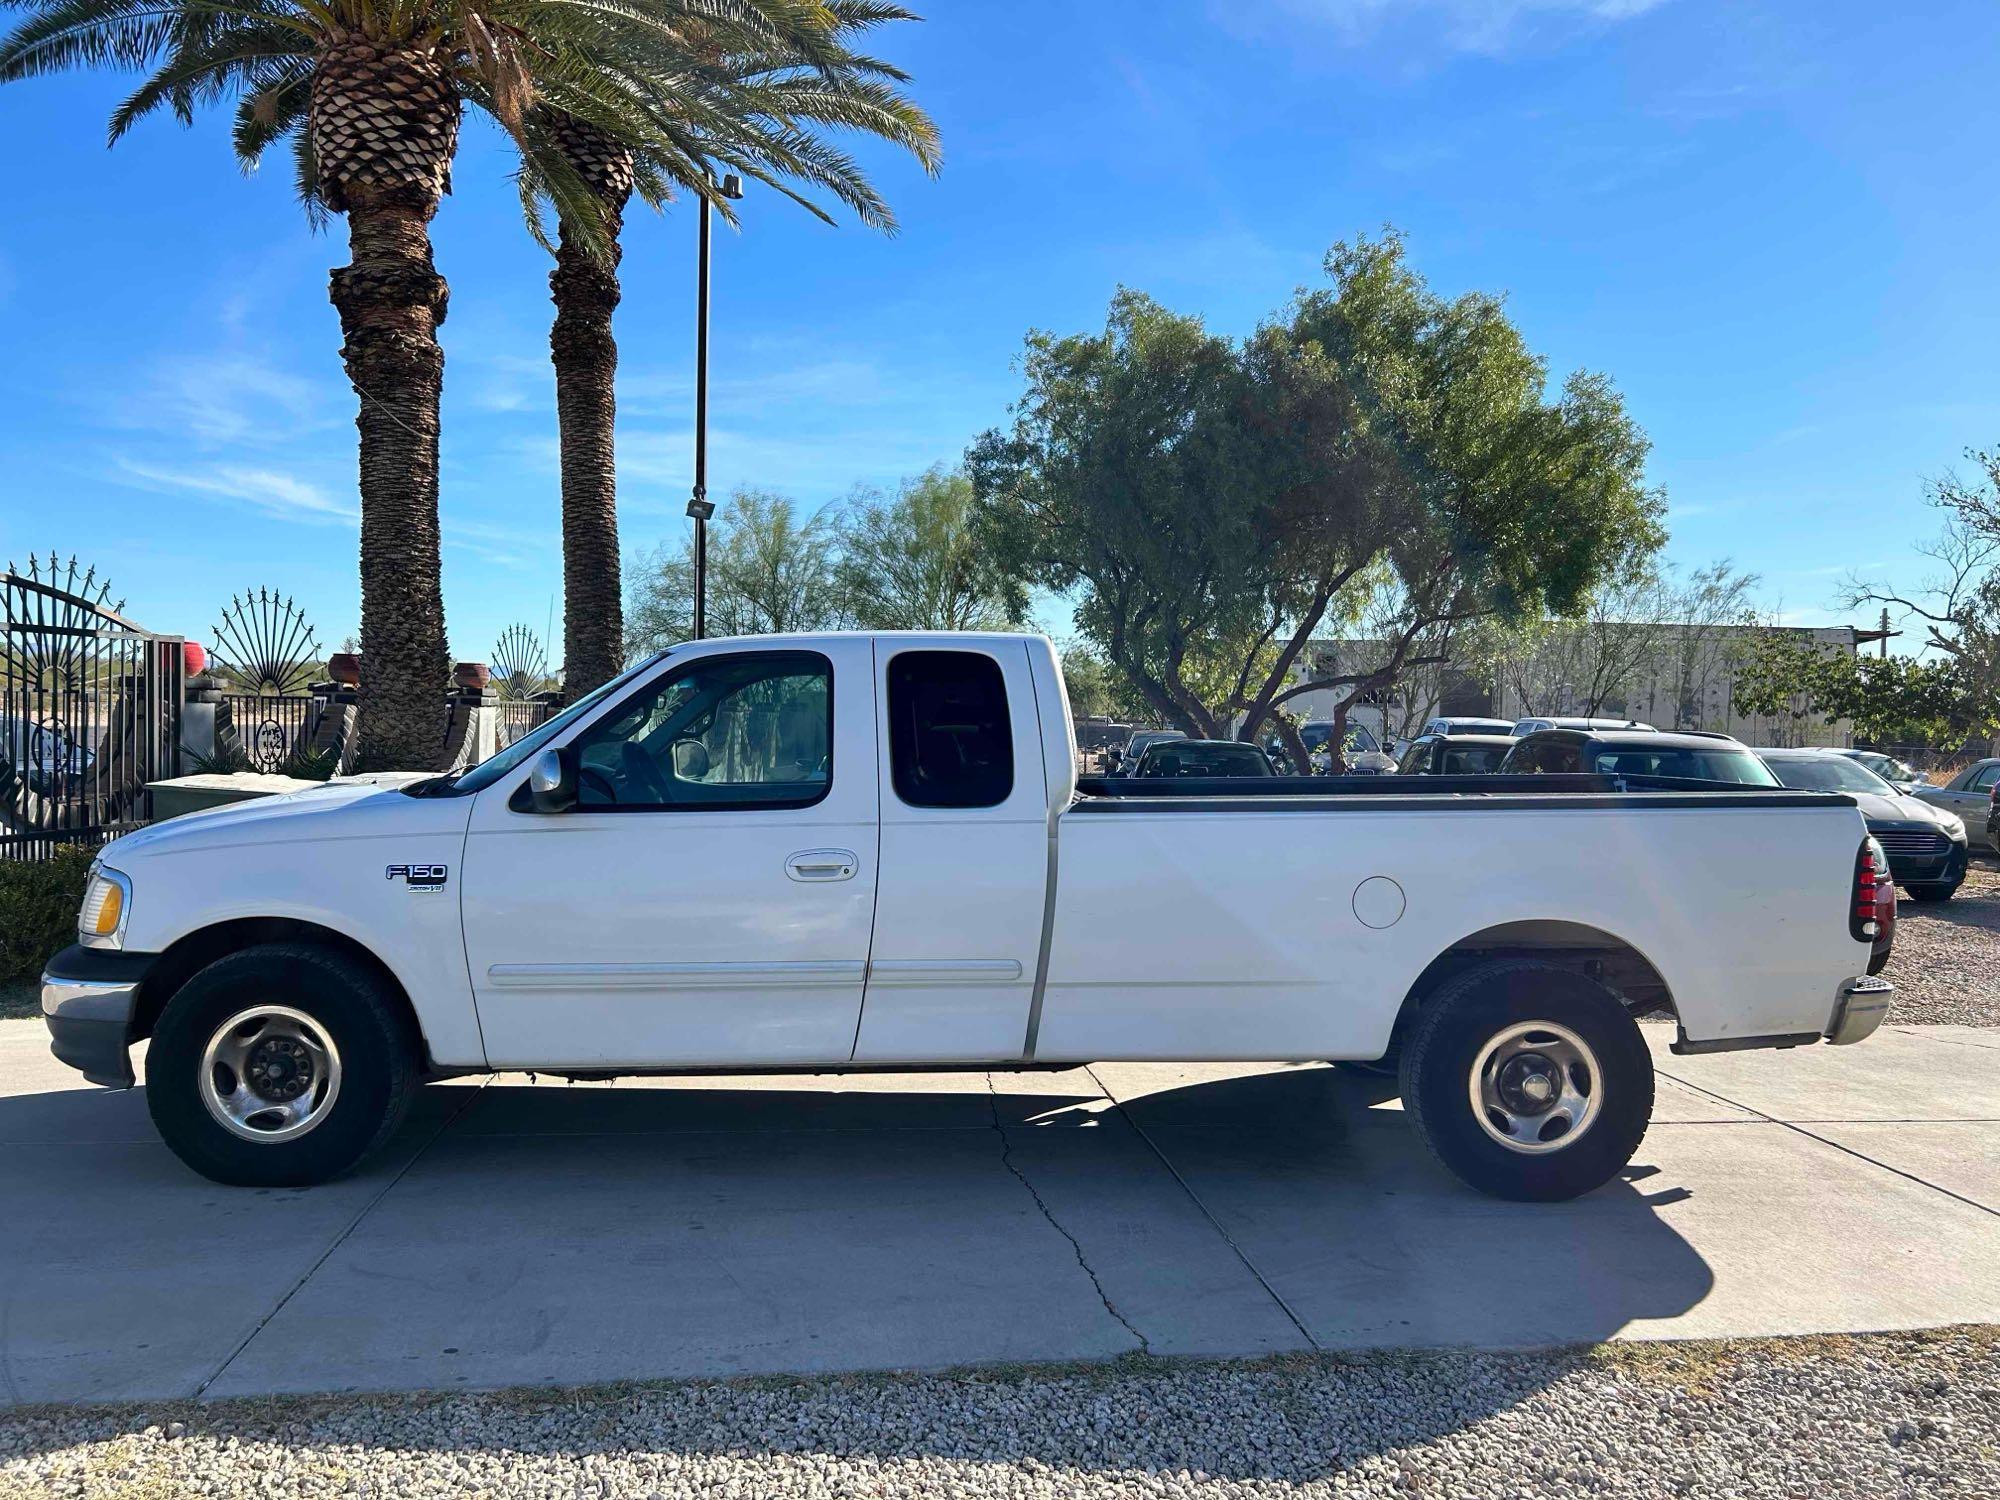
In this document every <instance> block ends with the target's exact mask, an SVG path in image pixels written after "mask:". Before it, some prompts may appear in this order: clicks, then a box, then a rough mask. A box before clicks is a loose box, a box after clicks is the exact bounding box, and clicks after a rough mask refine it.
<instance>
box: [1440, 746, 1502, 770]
mask: <svg viewBox="0 0 2000 1500" xmlns="http://www.w3.org/2000/svg"><path fill="white" fill-rule="evenodd" d="M1506 754H1507V746H1505V745H1447V746H1445V749H1444V767H1443V774H1445V775H1446V776H1484V775H1485V774H1486V773H1487V772H1489V771H1497V770H1499V769H1500V762H1501V760H1502V758H1503V757H1505V755H1506Z"/></svg>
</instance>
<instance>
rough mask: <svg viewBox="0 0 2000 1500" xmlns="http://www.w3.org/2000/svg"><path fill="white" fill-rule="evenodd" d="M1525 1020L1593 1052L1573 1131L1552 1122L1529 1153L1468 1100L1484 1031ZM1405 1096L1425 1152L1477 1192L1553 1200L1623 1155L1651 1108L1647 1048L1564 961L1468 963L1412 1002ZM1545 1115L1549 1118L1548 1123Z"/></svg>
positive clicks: (1596, 1178) (1612, 1000)
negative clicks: (1563, 1033)
mask: <svg viewBox="0 0 2000 1500" xmlns="http://www.w3.org/2000/svg"><path fill="white" fill-rule="evenodd" d="M1533 1021H1542V1022H1547V1023H1551V1024H1553V1025H1555V1026H1560V1027H1563V1028H1565V1029H1566V1030H1568V1031H1570V1032H1572V1033H1574V1035H1575V1036H1576V1037H1577V1038H1579V1039H1580V1040H1581V1041H1582V1042H1583V1043H1584V1044H1585V1045H1586V1046H1587V1047H1588V1049H1589V1051H1590V1053H1591V1054H1592V1055H1593V1056H1594V1058H1595V1060H1596V1064H1597V1066H1596V1074H1597V1076H1596V1078H1594V1079H1592V1080H1590V1088H1589V1090H1588V1092H1589V1093H1590V1094H1591V1095H1592V1096H1593V1097H1594V1100H1595V1113H1594V1115H1593V1116H1592V1117H1591V1118H1590V1119H1589V1121H1588V1123H1586V1124H1585V1125H1584V1127H1583V1128H1582V1130H1581V1131H1580V1132H1578V1133H1577V1135H1576V1136H1575V1138H1574V1139H1573V1140H1569V1141H1566V1142H1565V1143H1563V1144H1555V1143H1554V1141H1555V1140H1557V1139H1560V1138H1561V1132H1560V1131H1558V1132H1557V1135H1556V1137H1554V1138H1552V1140H1551V1142H1550V1144H1549V1149H1546V1150H1540V1151H1537V1152H1535V1153H1534V1154H1530V1153H1528V1152H1525V1151H1523V1150H1519V1149H1516V1148H1514V1147H1510V1146H1506V1145H1503V1144H1501V1143H1500V1142H1499V1141H1498V1140H1496V1139H1495V1138H1494V1137H1493V1136H1492V1135H1490V1134H1488V1132H1487V1129H1486V1127H1485V1126H1484V1125H1482V1124H1481V1122H1480V1119H1479V1117H1478V1116H1477V1115H1476V1114H1475V1113H1474V1111H1473V1106H1472V1101H1471V1092H1470V1090H1471V1082H1472V1076H1473V1072H1472V1070H1473V1065H1474V1063H1475V1062H1476V1061H1477V1060H1478V1058H1479V1056H1480V1054H1481V1052H1482V1051H1483V1050H1484V1048H1485V1047H1486V1045H1487V1043H1488V1042H1489V1041H1491V1040H1493V1039H1494V1038H1496V1037H1498V1036H1499V1035H1500V1034H1501V1033H1502V1032H1504V1031H1506V1030H1507V1029H1508V1028H1509V1027H1512V1026H1516V1025H1521V1024H1524V1023H1528V1022H1533ZM1401 1081H1402V1094H1403V1107H1404V1109H1405V1110H1406V1111H1407V1112H1408V1113H1409V1115H1410V1117H1411V1120H1412V1122H1413V1123H1414V1124H1415V1126H1416V1130H1417V1134H1418V1136H1419V1137H1420V1138H1421V1139H1422V1140H1423V1143H1424V1144H1425V1145H1426V1146H1427V1147H1429V1149H1430V1152H1431V1154H1432V1155H1433V1156H1435V1157H1436V1158H1437V1159H1438V1160H1439V1161H1440V1162H1442V1163H1443V1164H1444V1165H1445V1166H1446V1167H1448V1168H1449V1169H1450V1170H1451V1171H1452V1172H1453V1173H1454V1174H1455V1175H1456V1176H1458V1177H1459V1178H1461V1179H1462V1180H1464V1181H1465V1182H1466V1183H1468V1184H1470V1185H1471V1186H1473V1187H1475V1188H1478V1189H1479V1190H1480V1191H1481V1192H1482V1193H1490V1194H1491V1195H1493V1196H1494V1197H1496V1198H1511V1199H1517V1200H1521V1201H1528V1202H1541V1203H1550V1202H1559V1201H1561V1200H1563V1199H1566V1198H1575V1197H1577V1196H1579V1195H1580V1194H1583V1193H1587V1192H1589V1191H1590V1190H1591V1189H1593V1188H1596V1187H1601V1186H1603V1185H1604V1184H1605V1183H1607V1182H1609V1181H1610V1180H1611V1179H1612V1178H1613V1177H1615V1176H1617V1175H1618V1173H1619V1172H1620V1171H1621V1170H1622V1169H1623V1168H1624V1166H1625V1164H1626V1163H1627V1162H1628V1161H1630V1160H1631V1159H1632V1153H1633V1152H1634V1151H1637V1150H1638V1149H1639V1142H1640V1141H1642V1140H1643V1139H1645V1135H1646V1126H1647V1125H1648V1124H1649V1123H1651V1120H1652V1115H1653V1059H1652V1056H1651V1054H1650V1053H1648V1052H1647V1050H1646V1043H1645V1039H1644V1038H1643V1037H1642V1036H1641V1035H1640V1034H1639V1028H1638V1026H1637V1024H1635V1023H1634V1022H1633V1020H1632V1018H1631V1016H1630V1015H1629V1014H1627V1012H1626V1010H1625V1006H1624V1004H1623V1003H1622V1002H1621V1001H1620V1000H1619V998H1618V997H1617V996H1616V995H1614V994H1613V993H1612V992H1611V991H1610V990H1608V989H1606V988H1605V987H1604V986H1603V985H1601V984H1599V983H1597V981H1595V980H1593V979H1590V978H1588V977H1587V976H1585V975H1582V974H1579V973H1577V972H1576V971H1575V970H1573V969H1564V968H1560V967H1558V966H1557V965H1555V964H1551V963H1544V962H1541V961H1538V960H1533V959H1516V960H1502V961H1498V962H1495V963H1490V964H1483V965H1481V966H1480V967H1478V968H1476V969H1471V970H1468V971H1467V972H1465V973H1463V974H1461V975H1459V976H1458V977H1457V978H1455V979H1453V980H1452V981H1450V982H1449V983H1448V984H1446V985H1445V986H1444V987H1443V988H1442V989H1440V990H1439V991H1438V992H1437V993H1436V994H1435V995H1433V996H1432V997H1431V998H1430V999H1429V1000H1428V1001H1427V1002H1426V1003H1425V1004H1424V1006H1423V1008H1422V1009H1421V1010H1420V1011H1419V1012H1418V1013H1417V1018H1416V1021H1415V1023H1414V1024H1413V1025H1412V1026H1411V1028H1410V1034H1409V1036H1408V1038H1407V1039H1406V1040H1405V1042H1404V1045H1403V1068H1402V1080H1401ZM1554 1124H1555V1121H1554V1120H1553V1118H1552V1119H1551V1126H1552V1127H1553V1125H1554Z"/></svg>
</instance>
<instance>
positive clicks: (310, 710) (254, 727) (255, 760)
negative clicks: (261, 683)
mask: <svg viewBox="0 0 2000 1500" xmlns="http://www.w3.org/2000/svg"><path fill="white" fill-rule="evenodd" d="M216 706H217V708H218V709H219V710H221V712H219V713H218V714H217V716H216V736H217V739H218V741H221V740H223V739H225V738H227V737H229V736H230V735H233V736H234V741H233V742H234V743H235V744H236V745H238V746H239V747H241V749H242V751H243V754H244V756H245V757H246V758H247V759H248V760H249V762H250V765H251V768H252V769H253V770H258V771H276V770H278V769H279V768H280V767H281V766H283V765H284V764H285V762H286V761H288V760H290V759H291V758H292V757H293V756H294V755H296V754H298V753H300V752H302V751H304V750H305V749H306V748H307V747H308V746H309V745H311V744H312V737H313V731H314V730H315V729H316V728H317V727H318V724H319V716H320V712H321V710H322V709H324V708H325V706H326V704H325V700H324V699H321V698H315V697H312V696H311V695H309V694H308V695H298V694H289V693H287V694H277V693H224V694H223V695H222V701H221V702H220V703H219V704H217V705H216Z"/></svg>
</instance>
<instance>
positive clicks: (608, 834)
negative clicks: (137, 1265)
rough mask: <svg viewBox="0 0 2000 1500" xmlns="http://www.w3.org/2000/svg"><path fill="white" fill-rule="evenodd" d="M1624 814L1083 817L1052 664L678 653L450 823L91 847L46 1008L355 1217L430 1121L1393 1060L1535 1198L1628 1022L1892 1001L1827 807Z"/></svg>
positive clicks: (1478, 1165)
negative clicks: (418, 1102)
mask: <svg viewBox="0 0 2000 1500" xmlns="http://www.w3.org/2000/svg"><path fill="white" fill-rule="evenodd" d="M1766 774H1767V775H1768V773H1766ZM1617 786H1618V783H1617V782H1615V781H1614V780H1613V779H1611V778H1606V777H1568V778H1564V777H1557V776H1540V777H1535V778H1505V777H1493V776H1483V777H1460V778H1454V777H1433V778H1425V779H1424V780H1423V782H1422V783H1421V787H1422V789H1421V790H1412V789H1411V784H1410V783H1405V782H1402V781H1401V780H1400V779H1399V778H1395V777H1346V778H1329V777H1315V778H1258V779H1255V780H1252V779H1250V778H1240V779H1229V778H1220V779H1214V780H1191V779H1174V780H1145V779H1141V778H1136V777H1129V776H1128V777H1114V778H1097V779H1090V780H1084V781H1079V779H1078V777H1077V773H1076V760H1075V741H1074V735H1073V733H1072V730H1071V726H1070V721H1069V713H1068V708H1067V695H1066V692H1065V689H1064V685H1063V681H1062V673H1061V667H1060V664H1059V662H1058V660H1057V657H1056V654H1055V651H1054V648H1053V647H1052V646H1051V645H1050V644H1049V642H1048V641H1047V640H1045V639H1043V638H1041V637H1039V636H1033V637H1030V636H1020V635H1005V634H963V635H960V634H924V633H909V634H879V635H878V634H838V633H835V634H824V635H791V636H769V637H753V638H744V639H734V640H703V641H695V642H690V643H688V644H685V645H682V646H676V647H674V648H672V649H671V650H669V651H666V652H662V653H660V654H658V655H655V656H653V657H651V658H649V659H648V660H646V661H645V662H643V663H641V664H640V665H638V666H636V667H634V668H633V669H632V670H631V671H629V672H627V673H626V674H625V675H623V676H622V677H619V678H617V679H616V680H614V681H612V682H609V683H606V684H605V685H604V686H602V687H600V688H598V689H597V690H595V691H594V692H592V693H589V694H587V695H585V696H584V697H582V698H580V699H579V700H578V701H577V702H576V703H575V704H573V705H571V706H570V707H569V708H567V709H565V710H564V711H563V712H562V713H560V714H558V715H556V716H555V717H554V718H552V719H550V720H549V721H548V722H547V723H545V724H543V725H541V726H539V727H538V728H536V729H534V730H532V731H531V732H529V733H528V734H527V735H524V736H523V737H522V738H521V739H520V740H518V741H516V742H515V743H514V744H513V745H512V746H510V747H509V748H508V749H506V750H504V751H502V752H501V753H500V754H499V755H497V756H494V757H493V758H492V759H490V760H488V761H486V762H484V763H483V764H481V765H479V766H477V767H474V768H473V769H472V770H470V771H468V772H466V773H464V774H462V775H457V776H431V777H426V778H422V779H419V780H416V781H413V782H410V783H409V784H406V785H402V786H399V787H390V786H380V785H366V784H333V785H327V786H321V787H315V788H313V789H311V790H308V791H303V792H298V793H294V794H291V795H288V796H282V797H276V798H270V799H266V800H262V801H255V802H245V803H238V804H235V805H233V806H230V807H225V808H220V809H216V810H213V811H209V812H205V813H198V814H193V815H190V816H186V817H182V818H178V819H174V820H172V821H169V822H165V823H159V824H155V825H153V826H152V827H149V828H146V829H142V830H140V831H139V832H136V833H133V834H128V835H126V836H125V837H123V838H120V839H117V840H114V841H113V842H112V843H110V844H109V845H107V846H106V847H105V849H104V851H103V854H102V856H101V858H100V859H99V860H98V861H97V863H96V865H95V866H94V868H93V871H92V874H91V879H90V884H89V889H88V893H87V895H86V897H85V900H84V904H83V909H82V911H81V913H80V915H79V918H78V932H79V943H78V945H77V946H75V947H72V948H69V949H65V950H64V952H63V953H61V954H59V955H58V956H57V957H56V958H55V959H54V960H52V961H51V962H50V964H49V966H48V971H47V973H46V974H45V975H44V977H43V984H42V1008H43V1011H44V1013H45V1015H46V1017H47V1019H48V1024H49V1030H50V1032H51V1036H52V1045H53V1049H54V1051H55V1053H56V1055H57V1056H58V1057H60V1058H62V1059H63V1060H64V1061H66V1062H68V1063H70V1064H71V1065H73V1066H75V1067H77V1068H79V1069H81V1070H82V1071H83V1073H84V1074H85V1076H86V1077H88V1078H90V1079H92V1080H94V1081H96V1082H98V1083H103V1084H110V1085H115V1086H127V1087H129V1086H130V1085H131V1084H132V1082H133V1070H132V1064H131V1060H130V1057H129V1048H130V1047H131V1045H132V1044H133V1043H134V1042H136V1041H138V1040H140V1039H142V1038H150V1039H151V1042H150V1047H149V1050H148V1052H147V1056H146V1096H147V1105H148V1108H149V1110H150V1112H151V1114H152V1118H153V1120H154V1122H155V1123H156V1125H157V1126H158V1128H159V1131H160V1133H161V1135H162V1136H163V1137H164V1138H165V1140H166V1142H167V1144H168V1145H169V1146H171V1147H172V1148H173V1150H174V1151H176V1152H177V1153H178V1154H179V1155H180V1156H181V1157H182V1159H183V1160H184V1161H186V1162H187V1163H188V1164H189V1165H190V1166H192V1167H194V1168H195V1169H196V1170H197V1171H199V1172H202V1173H204V1174H206V1175H208V1176H210V1177H212V1178H214V1179H216V1180H218V1181H222V1182H229V1183H246V1184H263V1185H275V1184H300V1183H312V1182H318V1181H321V1180H324V1179H326V1178H328V1177H331V1176H334V1175H336V1174H338V1173H340V1172H342V1171H345V1170H347V1169H348V1168H350V1167H352V1166H354V1165H355V1164H356V1163H357V1162H358V1161H360V1160H362V1159H363V1158H364V1157H365V1156H366V1155H367V1154H368V1153H369V1152H370V1151H371V1150H372V1149H373V1148H374V1147H376V1146H378V1145H379V1144H381V1143H382V1142H383V1141H384V1140H386V1139H387V1138H388V1136H389V1134H390V1133H391V1132H392V1131H393V1130H394V1128H395V1125H396V1123H397V1121H398V1119H399V1118H400V1116H401V1114H402V1111H403V1109H404V1106H405V1105H406V1103H407V1101H408V1099H409V1097H410V1093H411V1089H412V1086H413V1085H414V1084H415V1083H417V1082H419V1081H421V1080H422V1079H425V1078H432V1077H438V1076H443V1075H450V1074H463V1073H477V1072H485V1071H491V1070H499V1069H514V1068H518V1069H534V1070H538V1071H540V1072H544V1073H552V1074H558V1075H568V1076H573V1077H587V1078H601V1077H607V1076H614V1075H618V1074H631V1073H671V1072H691V1071H692V1072H700V1071H727V1072H745V1071H784V1070H795V1071H812V1072H825V1071H846V1070H853V1069H871V1068H872V1069H907V1068H912V1067H917V1068H977V1069H994V1068H1018V1067H1062V1066H1073V1065H1075V1064H1078V1063H1082V1062H1087V1061H1095V1060H1103V1059H1113V1060H1115V1059H1156V1060H1179V1059H1288V1060H1320V1059H1358V1060H1370V1059H1379V1058H1383V1057H1385V1056H1387V1055H1390V1054H1391V1053H1393V1054H1395V1055H1396V1056H1397V1057H1398V1058H1399V1059H1400V1062H1399V1066H1400V1070H1401V1072H1400V1081H1401V1090H1402V1095H1403V1099H1404V1101H1405V1104H1406V1106H1407V1109H1408V1112H1409V1114H1410V1117H1411V1120H1412V1121H1413V1123H1414V1125H1415V1128H1416V1129H1417V1130H1418V1131H1419V1133H1420V1134H1421V1135H1422V1137H1423V1138H1424V1139H1425V1141H1426V1142H1427V1143H1428V1144H1429V1146H1430V1147H1431V1149H1432V1151H1433V1152H1434V1153H1435V1154H1436V1155H1437V1156H1438V1158H1439V1159H1440V1160H1441V1161H1442V1162H1443V1163H1444V1164H1445V1165H1446V1166H1447V1167H1449V1168H1450V1169H1451V1170H1452V1171H1454V1172H1456V1173H1457V1174H1458V1175H1459V1176H1460V1177H1462V1178H1463V1179H1465V1180H1466V1181H1467V1182H1469V1183H1472V1184H1474V1185H1475V1186H1477V1187H1479V1188H1482V1189H1484V1190H1486V1191H1488V1192H1493V1193H1498V1194H1501V1195H1505V1196H1511V1197H1519V1198H1531V1199H1556V1198H1566V1197H1571V1196H1574V1195H1575V1194H1577V1193H1580V1192H1585V1191H1588V1190H1589V1189H1591V1188H1594V1187H1596V1186H1598V1185H1600V1184H1602V1183H1604V1182H1606V1181H1607V1180H1609V1179H1610V1178H1611V1177H1612V1176H1613V1175H1614V1174H1615V1173H1616V1172H1617V1171H1618V1170H1619V1169H1620V1168H1621V1167H1622V1166H1623V1165H1624V1164H1625V1163H1626V1161H1627V1160H1628V1159H1629V1158H1630V1157H1631V1155H1632V1153H1633V1151H1634V1150H1635V1149H1636V1147H1637V1146H1638V1144H1639V1141H1640V1139H1641V1137H1642V1136H1643V1135H1644V1133H1645V1129H1646V1125H1647V1121H1648V1118H1649V1116H1650V1114H1651V1110H1652V1100H1653V1074H1652V1064H1651V1061H1650V1057H1649V1054H1648V1051H1647V1048H1646V1045H1645V1043H1644V1041H1643V1040H1642V1038H1641V1035H1640V1032H1639V1030H1638V1028H1637V1026H1636V1025H1635V1024H1634V1021H1633V1019H1632V1018H1633V1016H1634V1015H1635V1014H1638V1013H1643V1012H1645V1011H1647V1010H1651V1009H1653V1008H1655V1007H1664V1008H1667V1009H1668V1010H1670V1011H1671V1013H1672V1014H1673V1015H1674V1016H1675V1018H1676V1020H1677V1023H1678V1032H1677V1040H1676V1041H1675V1043H1674V1046H1675V1049H1676V1050H1677V1051H1679V1052H1684V1053H1704V1052H1712V1051H1721V1050H1731V1049H1737V1048H1745V1047H1790V1046H1798V1045H1802V1044H1806V1043H1811V1042H1816V1041H1819V1040H1821V1039H1822V1038H1825V1039H1827V1040H1830V1041H1833V1042H1835V1043H1848V1042H1855V1041H1859V1040H1861V1039H1862V1038H1864V1037H1866V1036H1867V1035H1869V1034H1870V1033H1871V1032H1872V1031H1873V1030H1874V1029H1875V1028H1876V1027H1877V1025H1878V1024H1879V1023H1880V1021H1881V1019H1882V1016H1883V1014H1884V1013H1885V1012H1886V1010H1887V1006H1888V1001H1889V995H1890V987H1889V986H1888V985H1886V984H1884V983H1883V982H1881V981H1879V980H1871V979H1869V978H1867V977H1866V976H1865V975H1864V974H1863V972H1862V971H1863V970H1864V969H1865V968H1866V966H1867V962H1868V956H1869V949H1870V945H1871V943H1872V942H1873V940H1874V938H1875V936H1876V911H1877V900H1878V896H1877V890H1876V878H1875V866H1874V862H1873V859H1872V858H1871V857H1870V855H1869V851H1868V846H1867V832H1866V829H1865V828H1864V826H1863V824H1862V820H1861V815H1860V813H1859V812H1858V811H1857V810H1856V808H1855V806H1854V803H1853V800H1852V799H1851V798H1848V797H1844V796H1839V795H1830V794H1824V793H1807V792H1790V791H1786V790H1784V789H1783V788H1779V787H1775V786H1773V787H1763V788H1746V787H1735V788H1723V789H1721V790H1719V791H1718V790H1714V789H1706V790H1696V791H1692V792H1689V791H1671V790H1670V791H1619V790H1617V789H1616V788H1617ZM1606 848H1615V849H1616V850H1618V858H1617V859H1616V860H1615V861H1606V860H1605V859H1603V858H1602V857H1599V855H1597V854H1586V853H1584V852H1583V851H1586V850H1589V851H1602V850H1604V849H1606ZM1496 871H1503V872H1504V873H1503V875H1502V876H1501V877H1500V878H1496Z"/></svg>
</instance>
